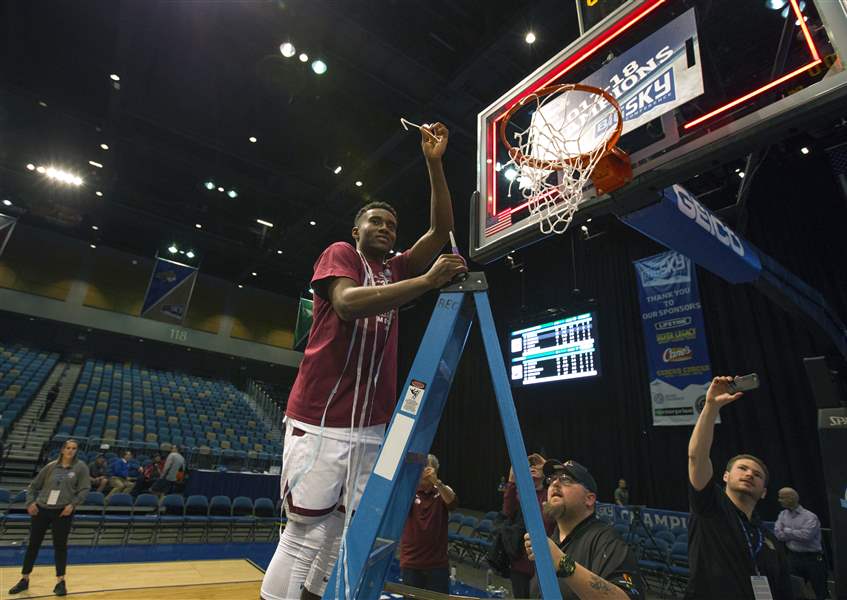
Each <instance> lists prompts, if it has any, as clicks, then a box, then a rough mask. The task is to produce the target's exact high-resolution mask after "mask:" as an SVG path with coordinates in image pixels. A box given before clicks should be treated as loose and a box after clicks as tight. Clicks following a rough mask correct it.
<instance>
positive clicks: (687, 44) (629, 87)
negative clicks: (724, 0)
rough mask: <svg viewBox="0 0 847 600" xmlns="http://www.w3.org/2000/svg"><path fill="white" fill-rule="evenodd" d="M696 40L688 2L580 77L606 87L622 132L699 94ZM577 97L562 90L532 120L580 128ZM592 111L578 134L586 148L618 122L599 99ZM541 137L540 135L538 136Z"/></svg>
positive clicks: (579, 109)
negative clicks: (674, 15)
mask: <svg viewBox="0 0 847 600" xmlns="http://www.w3.org/2000/svg"><path fill="white" fill-rule="evenodd" d="M697 40H698V38H697V23H696V21H695V19H694V9H693V8H692V9H690V10H688V11H686V12H685V13H683V14H682V15H680V16H679V17H677V18H676V19H674V20H673V21H671V22H670V23H668V24H667V25H665V26H664V27H662V28H661V29H659V30H658V31H656V32H655V33H653V34H652V35H650V36H648V37H646V38H645V39H643V40H642V41H641V42H639V43H638V44H637V45H635V46H634V47H633V48H631V49H629V50H627V51H626V52H624V53H623V54H621V55H619V56H617V57H616V58H615V59H614V60H611V61H610V62H608V63H606V64H605V65H603V66H602V67H601V68H600V69H598V70H597V71H595V72H594V73H592V74H591V75H590V76H589V77H587V78H586V79H584V80H582V81H581V82H580V83H582V84H584V85H590V86H594V87H598V88H600V89H604V90H608V91H609V93H610V94H611V95H612V96H614V97H615V99H616V100H617V101H618V104H620V107H621V114H622V116H623V134H626V133H628V132H630V131H632V130H634V129H636V128H638V127H640V126H642V125H644V124H645V123H648V122H650V121H652V120H653V119H656V118H658V117H660V116H662V115H663V114H665V113H666V112H668V111H671V110H673V109H674V108H676V107H677V106H680V105H682V104H685V103H686V102H689V101H690V100H693V99H694V98H696V97H698V96H700V95H701V94H703V89H704V88H703V72H702V70H701V65H700V46H699V44H698V41H697ZM580 98H581V97H580V96H572V95H570V94H566V95H562V96H560V97H559V98H557V99H555V100H551V101H550V102H548V103H546V104H545V105H544V106H542V107H541V108H540V109H538V112H540V113H542V114H540V115H537V116H536V115H533V121H535V120H536V118H538V120H539V122H542V123H543V122H546V123H551V124H556V123H561V124H562V127H564V124H565V123H569V124H572V125H573V126H576V127H578V128H581V127H582V125H583V123H581V122H580V121H579V120H578V119H575V118H574V117H573V116H572V115H574V114H579V112H580V111H581V110H582V108H581V107H580V106H579V105H578V102H580V101H581V99H580ZM569 100H570V103H569ZM604 105H605V106H608V104H607V103H604ZM596 114H600V115H603V118H599V119H596V123H594V122H592V123H591V128H590V131H583V134H584V135H582V136H581V137H580V140H579V141H580V144H581V145H583V146H584V147H585V148H592V147H595V146H596V145H597V144H599V143H600V142H601V141H603V140H605V139H606V137H608V133H607V132H608V130H609V128H611V127H614V126H615V125H616V124H617V113H615V112H614V111H611V110H606V111H603V106H600V105H598V106H597V109H596V111H595V115H596ZM590 117H591V115H587V116H586V117H585V118H590ZM542 119H543V120H542ZM545 139H546V138H545V137H544V136H542V140H545ZM546 143H549V142H546ZM541 152H542V154H538V152H537V151H533V155H534V156H543V152H544V150H543V149H542V150H541Z"/></svg>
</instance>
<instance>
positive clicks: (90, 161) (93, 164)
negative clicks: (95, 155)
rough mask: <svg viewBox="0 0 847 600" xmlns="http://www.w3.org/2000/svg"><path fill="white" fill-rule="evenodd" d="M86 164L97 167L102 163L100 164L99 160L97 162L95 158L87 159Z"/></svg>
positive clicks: (100, 166) (99, 167)
mask: <svg viewBox="0 0 847 600" xmlns="http://www.w3.org/2000/svg"><path fill="white" fill-rule="evenodd" d="M88 164H89V165H91V166H92V167H97V168H98V169H102V168H103V165H102V164H100V163H99V162H97V161H96V160H89V161H88Z"/></svg>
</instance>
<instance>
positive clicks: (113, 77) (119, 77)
mask: <svg viewBox="0 0 847 600" xmlns="http://www.w3.org/2000/svg"><path fill="white" fill-rule="evenodd" d="M109 79H111V80H112V81H120V80H121V76H120V75H118V74H117V73H112V74H111V75H109Z"/></svg>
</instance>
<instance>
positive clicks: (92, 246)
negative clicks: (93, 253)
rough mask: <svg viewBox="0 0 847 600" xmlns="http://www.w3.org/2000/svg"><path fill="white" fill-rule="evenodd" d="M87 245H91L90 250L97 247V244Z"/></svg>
mask: <svg viewBox="0 0 847 600" xmlns="http://www.w3.org/2000/svg"><path fill="white" fill-rule="evenodd" d="M89 246H90V247H91V249H92V250H94V249H96V248H97V244H89Z"/></svg>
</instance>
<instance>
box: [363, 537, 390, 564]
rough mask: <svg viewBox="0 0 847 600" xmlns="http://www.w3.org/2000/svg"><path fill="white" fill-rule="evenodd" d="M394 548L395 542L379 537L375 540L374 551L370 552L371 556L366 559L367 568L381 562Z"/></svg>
mask: <svg viewBox="0 0 847 600" xmlns="http://www.w3.org/2000/svg"><path fill="white" fill-rule="evenodd" d="M395 547H397V540H389V539H386V538H380V537H378V538H376V543H375V544H374V549H373V550H372V551H371V555H370V557H369V558H368V566H371V565H372V564H374V563H377V562H379V561H381V560H382V559H383V558H384V557H385V554H386V553H387V552H393V551H394V548H395Z"/></svg>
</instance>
